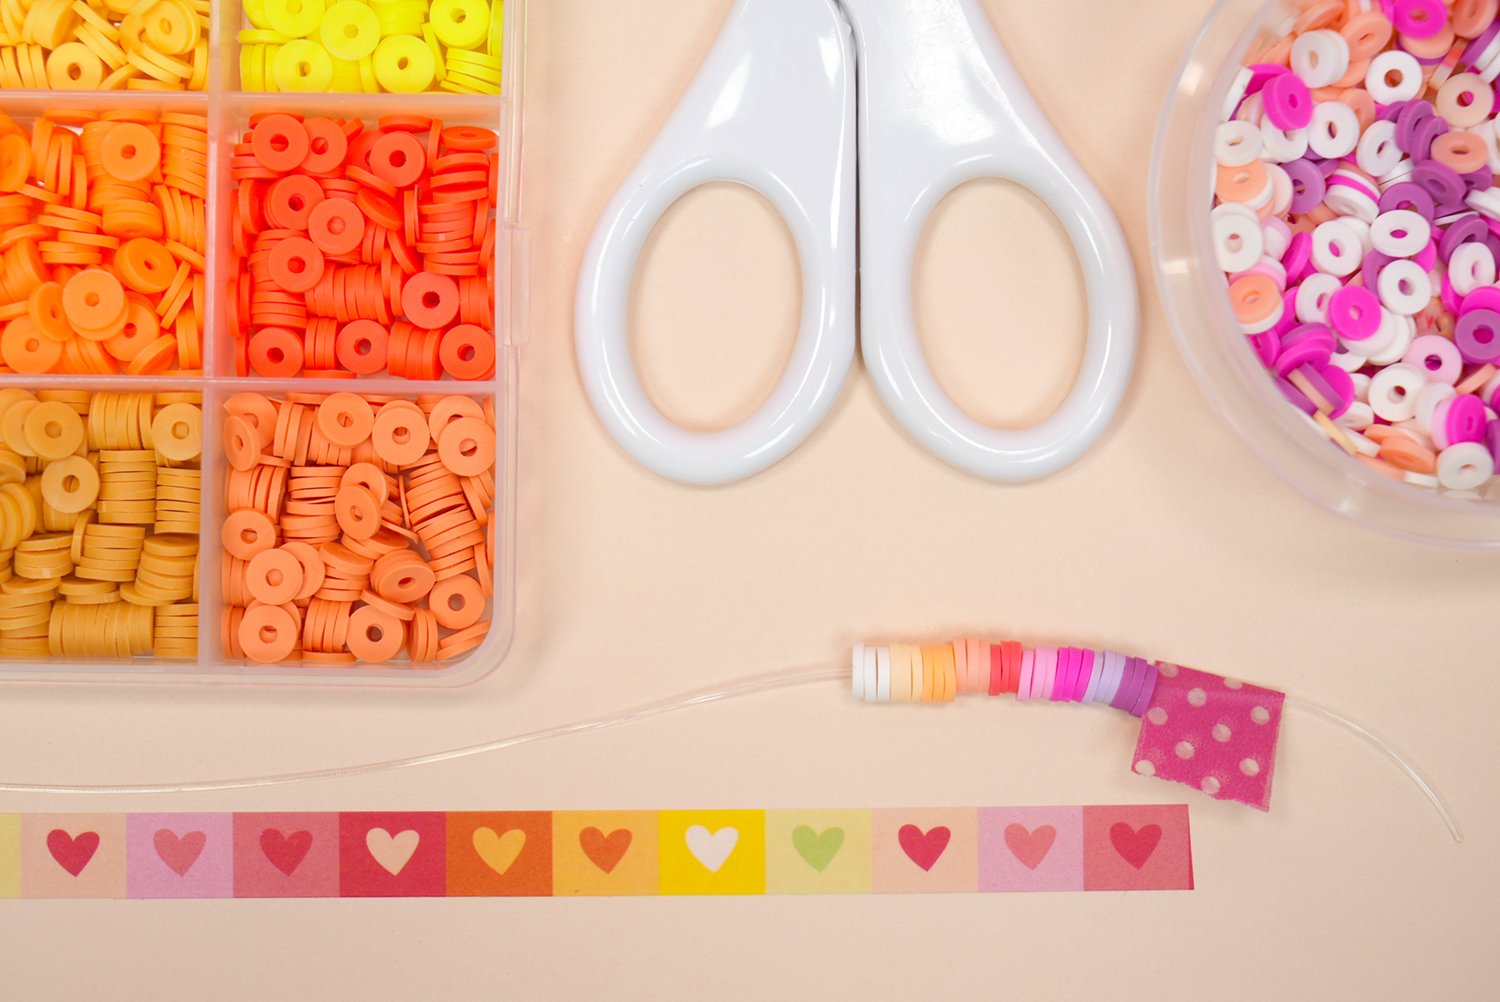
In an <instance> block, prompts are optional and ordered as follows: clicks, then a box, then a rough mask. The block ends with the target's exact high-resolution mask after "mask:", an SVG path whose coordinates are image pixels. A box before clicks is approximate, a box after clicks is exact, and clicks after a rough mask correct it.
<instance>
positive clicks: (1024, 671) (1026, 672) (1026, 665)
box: [1016, 647, 1036, 703]
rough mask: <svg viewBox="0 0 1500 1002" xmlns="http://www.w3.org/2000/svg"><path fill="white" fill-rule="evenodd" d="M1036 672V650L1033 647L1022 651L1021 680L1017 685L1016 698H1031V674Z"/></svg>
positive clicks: (1023, 699)
mask: <svg viewBox="0 0 1500 1002" xmlns="http://www.w3.org/2000/svg"><path fill="white" fill-rule="evenodd" d="M1034 674H1036V652H1035V651H1033V650H1032V649H1031V648H1029V647H1028V648H1027V649H1026V650H1024V651H1022V652H1021V680H1020V682H1019V683H1018V684H1017V686H1016V698H1017V699H1019V700H1020V701H1021V702H1023V703H1024V702H1025V701H1026V700H1028V699H1030V698H1031V676H1032V675H1034Z"/></svg>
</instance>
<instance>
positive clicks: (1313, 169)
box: [1281, 160, 1328, 216]
mask: <svg viewBox="0 0 1500 1002" xmlns="http://www.w3.org/2000/svg"><path fill="white" fill-rule="evenodd" d="M1281 169H1282V170H1284V171H1286V173H1287V177H1289V178H1291V180H1292V206H1291V209H1292V212H1293V213H1295V214H1296V215H1299V216H1300V215H1303V214H1304V213H1308V212H1311V211H1312V210H1314V209H1316V208H1317V207H1318V206H1320V205H1322V204H1323V197H1324V196H1325V195H1327V194H1328V181H1327V180H1326V179H1325V178H1324V176H1323V173H1322V171H1320V170H1318V168H1317V166H1316V165H1315V164H1313V163H1312V162H1311V161H1309V160H1293V161H1291V162H1290V163H1284V164H1282V165H1281Z"/></svg>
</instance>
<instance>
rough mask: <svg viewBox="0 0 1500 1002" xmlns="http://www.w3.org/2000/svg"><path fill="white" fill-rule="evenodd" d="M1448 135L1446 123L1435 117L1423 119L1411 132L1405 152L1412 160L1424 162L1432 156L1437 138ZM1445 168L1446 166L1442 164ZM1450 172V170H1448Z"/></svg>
mask: <svg viewBox="0 0 1500 1002" xmlns="http://www.w3.org/2000/svg"><path fill="white" fill-rule="evenodd" d="M1447 134H1448V123H1447V122H1445V121H1443V120H1442V119H1441V118H1437V117H1436V116H1434V117H1432V118H1424V119H1422V121H1421V122H1420V123H1418V125H1417V126H1416V127H1415V128H1414V129H1412V130H1411V146H1410V148H1409V149H1408V150H1407V151H1406V152H1407V153H1409V154H1410V155H1411V158H1412V159H1413V160H1426V159H1427V158H1428V157H1430V156H1432V144H1433V143H1435V142H1437V138H1438V137H1439V136H1445V135H1447ZM1444 166H1445V167H1446V166H1447V165H1446V164H1444ZM1449 169H1450V170H1451V169H1452V168H1449Z"/></svg>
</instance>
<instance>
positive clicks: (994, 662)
mask: <svg viewBox="0 0 1500 1002" xmlns="http://www.w3.org/2000/svg"><path fill="white" fill-rule="evenodd" d="M853 683H854V696H855V698H856V699H862V700H864V701H866V702H870V703H886V702H891V703H917V702H920V703H936V702H949V701H951V700H953V699H954V698H955V697H956V696H958V695H959V694H960V693H985V694H988V695H991V696H1000V695H1004V694H1006V693H1010V694H1013V695H1015V697H1016V698H1017V699H1020V700H1023V701H1025V700H1048V701H1050V702H1054V703H1099V704H1105V705H1108V706H1111V707H1113V708H1114V709H1117V710H1124V711H1125V712H1127V713H1129V714H1130V715H1131V716H1134V717H1140V718H1142V722H1141V732H1140V737H1139V739H1138V741H1137V744H1136V752H1135V759H1134V762H1135V765H1134V769H1135V771H1136V772H1138V773H1140V774H1141V775H1143V776H1156V777H1158V778H1160V779H1165V780H1170V781H1172V782H1176V783H1184V784H1186V785H1188V786H1192V787H1194V788H1195V789H1198V790H1201V791H1202V792H1204V793H1207V794H1208V795H1209V796H1211V797H1216V798H1218V799H1220V800H1233V801H1236V802H1238V803H1242V804H1249V805H1250V806H1252V807H1257V808H1259V809H1260V810H1263V811H1264V810H1267V809H1269V807H1270V803H1271V776H1272V772H1273V770H1274V768H1275V764H1276V744H1277V740H1278V738H1279V736H1280V731H1281V713H1282V706H1283V704H1284V702H1285V700H1286V696H1285V694H1284V693H1280V692H1277V691H1275V690H1274V689H1263V688H1260V687H1259V686H1253V685H1246V684H1245V683H1243V682H1240V681H1238V680H1236V679H1230V678H1223V677H1221V676H1218V675H1210V674H1208V673H1206V672H1200V671H1195V670H1193V669H1191V668H1183V667H1181V666H1180V665H1175V664H1171V663H1169V662H1166V661H1156V662H1151V661H1147V660H1146V659H1145V658H1135V657H1127V656H1125V655H1123V654H1117V653H1115V652H1114V651H1095V650H1089V649H1087V648H1082V647H1036V648H1027V647H1024V646H1022V645H1021V644H1019V643H1017V642H1016V641H1013V640H1007V641H1005V642H1004V643H999V644H990V643H985V642H983V641H980V640H975V639H973V638H972V637H968V638H963V639H959V640H954V641H953V642H952V643H947V644H929V645H925V646H921V647H918V646H916V645H913V644H890V645H888V646H879V645H875V644H859V645H857V646H856V647H855V648H854V658H853Z"/></svg>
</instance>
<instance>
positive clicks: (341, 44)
mask: <svg viewBox="0 0 1500 1002" xmlns="http://www.w3.org/2000/svg"><path fill="white" fill-rule="evenodd" d="M244 10H245V20H246V21H247V22H248V24H249V25H250V27H247V28H245V29H243V30H241V31H240V33H239V42H240V84H241V86H242V87H244V89H245V90H250V91H356V92H358V91H369V92H378V91H387V92H390V93H394V94H416V93H420V92H422V91H428V90H434V89H436V90H444V91H449V92H452V93H455V94H498V93H500V56H501V44H502V40H503V31H504V20H505V4H504V2H503V0H494V2H493V4H490V3H487V2H486V0H432V2H431V3H430V4H429V3H427V2H426V0H369V2H366V0H336V2H334V3H330V4H327V5H326V6H325V3H324V0H246V3H245V5H244Z"/></svg>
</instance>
